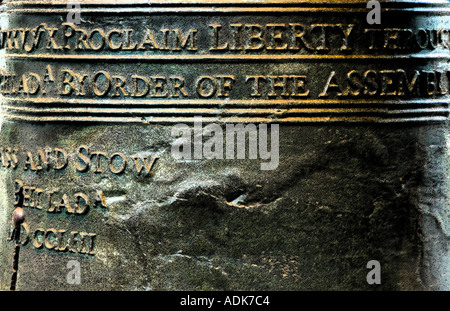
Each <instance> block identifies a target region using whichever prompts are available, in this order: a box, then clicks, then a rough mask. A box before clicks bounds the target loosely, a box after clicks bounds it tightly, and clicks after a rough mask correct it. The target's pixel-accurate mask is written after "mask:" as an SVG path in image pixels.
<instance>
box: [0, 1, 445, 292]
mask: <svg viewBox="0 0 450 311" xmlns="http://www.w3.org/2000/svg"><path fill="white" fill-rule="evenodd" d="M67 3H68V1H59V0H55V1H43V0H33V1H28V0H21V1H19V0H17V1H14V0H9V1H3V5H2V14H1V33H0V45H1V46H0V48H1V52H2V55H1V60H2V63H1V66H2V67H1V75H0V93H1V95H2V99H1V107H2V118H3V123H2V125H1V137H0V152H1V162H2V163H1V167H0V183H1V186H0V289H4V290H7V289H10V288H12V287H13V286H14V289H17V290H73V289H84V290H372V289H382V290H416V289H449V285H448V284H450V282H449V278H450V275H449V274H448V272H447V271H448V268H447V266H446V265H447V262H448V261H449V259H450V258H449V256H448V253H447V252H446V249H448V247H449V246H450V245H449V243H448V236H449V235H450V231H449V230H450V227H449V226H450V223H449V222H448V216H449V204H448V194H447V193H448V186H449V185H448V176H449V175H448V166H449V164H448V163H447V158H448V157H447V154H448V152H449V151H448V142H449V139H450V136H449V133H448V127H447V120H448V113H449V110H448V103H449V94H448V92H449V77H450V70H449V63H448V59H449V46H450V42H449V29H448V25H449V24H450V23H449V22H450V18H449V12H450V6H449V5H448V2H447V1H441V2H439V1H433V3H429V2H426V1H389V2H381V10H382V11H381V14H382V15H381V18H382V20H381V24H380V25H377V24H368V22H367V18H366V17H367V14H368V12H369V9H367V7H366V5H367V1H359V0H356V1H303V0H296V1H294V0H291V1H287V0H286V1H285V0H273V1H272V0H267V1H263V0H247V1H245V0H234V1H222V0H217V1H212V0H203V1H200V0H199V1H196V0H184V1H178V0H176V1H169V0H168V1H141V0H117V1H108V0H83V1H81V0H80V1H79V4H80V7H79V9H78V10H76V11H75V13H74V9H73V8H70V7H68V6H67ZM78 13H79V17H80V22H79V23H77V22H74V21H73V20H72V19H69V18H68V16H69V15H71V14H78ZM200 117H201V121H202V122H203V124H204V125H205V126H206V125H208V124H217V125H219V127H220V128H222V129H223V130H224V132H225V129H226V126H227V125H230V124H241V123H242V124H244V125H250V124H255V125H262V124H267V125H274V124H279V163H278V165H277V167H275V168H274V169H272V170H262V169H261V161H262V160H258V159H253V158H248V157H247V158H245V157H244V159H229V158H227V159H220V158H216V159H206V158H201V157H200V158H198V157H195V156H194V157H193V158H192V159H187V158H181V159H179V158H176V157H174V156H173V152H172V146H173V142H174V141H175V140H176V139H177V138H176V137H174V136H173V135H172V130H173V128H174V126H175V125H176V124H179V123H182V124H185V125H186V126H188V127H190V126H193V123H194V121H195V120H196V119H199V118H200ZM269 128H270V126H269ZM259 143H261V142H259ZM224 144H225V142H224ZM194 148H195V146H194ZM18 249H19V250H20V256H19V252H18ZM73 260H75V261H78V262H79V264H80V265H79V266H80V273H81V275H80V280H81V282H80V284H73V283H71V282H68V278H67V275H68V272H69V270H68V268H67V264H68V262H69V261H73ZM371 260H376V261H378V262H379V263H380V264H381V273H382V279H381V284H377V285H371V284H369V283H368V281H367V274H368V272H369V269H368V268H367V263H368V262H369V261H371ZM13 270H14V271H13Z"/></svg>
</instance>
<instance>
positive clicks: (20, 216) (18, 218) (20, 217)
mask: <svg viewBox="0 0 450 311" xmlns="http://www.w3.org/2000/svg"><path fill="white" fill-rule="evenodd" d="M24 220H25V213H24V211H23V208H21V207H16V209H15V210H14V212H13V215H12V222H13V224H14V226H15V227H16V228H18V227H19V226H20V224H21V223H23V221H24Z"/></svg>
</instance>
